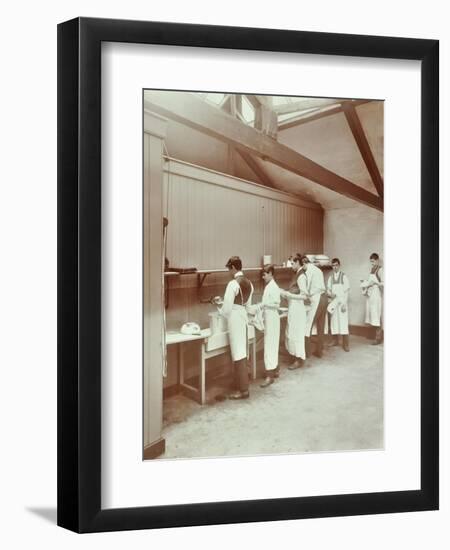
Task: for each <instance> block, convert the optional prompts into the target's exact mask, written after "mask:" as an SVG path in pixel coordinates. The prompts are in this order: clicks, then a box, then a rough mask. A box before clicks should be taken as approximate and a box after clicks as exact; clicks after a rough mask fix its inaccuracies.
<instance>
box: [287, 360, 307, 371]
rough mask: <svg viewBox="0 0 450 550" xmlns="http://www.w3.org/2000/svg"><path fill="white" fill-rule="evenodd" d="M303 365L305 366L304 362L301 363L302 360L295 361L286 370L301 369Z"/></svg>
mask: <svg viewBox="0 0 450 550" xmlns="http://www.w3.org/2000/svg"><path fill="white" fill-rule="evenodd" d="M304 364H305V362H304V361H303V359H297V360H296V361H294V362H293V363H292V365H289V367H288V370H297V369H301V368H302V367H303V365H304Z"/></svg>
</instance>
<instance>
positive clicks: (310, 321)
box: [305, 294, 321, 336]
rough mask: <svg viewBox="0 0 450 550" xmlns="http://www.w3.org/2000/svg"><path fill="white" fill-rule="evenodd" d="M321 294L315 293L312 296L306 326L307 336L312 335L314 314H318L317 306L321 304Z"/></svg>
mask: <svg viewBox="0 0 450 550" xmlns="http://www.w3.org/2000/svg"><path fill="white" fill-rule="evenodd" d="M320 296H321V295H320V294H314V296H311V297H310V300H311V305H310V307H309V310H308V312H307V315H306V328H305V336H311V333H312V328H313V322H314V316H315V314H316V311H317V308H318V306H319V302H320Z"/></svg>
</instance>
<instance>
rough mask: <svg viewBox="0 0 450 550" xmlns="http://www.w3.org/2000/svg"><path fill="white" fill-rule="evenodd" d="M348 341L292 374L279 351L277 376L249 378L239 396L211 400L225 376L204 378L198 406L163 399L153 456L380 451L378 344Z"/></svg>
mask: <svg viewBox="0 0 450 550" xmlns="http://www.w3.org/2000/svg"><path fill="white" fill-rule="evenodd" d="M350 346H351V350H350V352H349V353H345V352H344V351H343V350H342V348H341V347H332V348H327V349H326V352H325V354H324V357H323V358H322V359H317V358H315V357H313V358H311V359H309V360H308V361H307V365H308V366H306V367H303V368H302V369H299V370H295V371H288V370H287V368H286V367H287V365H288V364H289V362H290V359H289V358H288V357H285V356H280V365H281V367H282V370H281V374H280V378H278V379H277V380H276V381H275V383H274V384H272V385H271V386H269V387H268V388H264V389H263V388H260V387H259V384H260V383H261V381H262V379H261V378H258V379H257V380H255V381H253V382H252V383H251V386H250V399H247V400H243V401H228V400H227V401H222V402H217V401H216V400H215V396H216V395H218V394H220V393H223V392H224V391H225V392H226V391H227V389H228V388H227V386H228V384H229V383H230V379H227V378H219V379H217V380H214V381H212V382H209V384H208V385H207V399H208V404H207V405H204V406H203V407H202V406H200V405H199V404H197V403H196V402H194V401H192V400H191V399H188V398H186V397H184V396H182V395H177V396H175V397H171V398H169V399H166V400H165V401H164V428H163V437H165V439H166V452H165V453H164V454H163V455H161V457H160V458H161V459H165V458H193V457H216V456H243V455H258V454H285V453H304V452H321V451H340V450H358V449H359V450H362V449H380V448H382V447H383V345H379V346H371V345H370V341H369V340H367V339H366V338H362V337H357V336H351V337H350ZM261 369H262V362H259V364H258V372H262V371H261Z"/></svg>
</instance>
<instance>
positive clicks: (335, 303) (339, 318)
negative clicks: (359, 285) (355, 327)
mask: <svg viewBox="0 0 450 550" xmlns="http://www.w3.org/2000/svg"><path fill="white" fill-rule="evenodd" d="M331 265H332V266H333V272H332V274H331V275H330V276H329V277H328V281H327V294H328V296H329V298H330V299H331V301H330V303H329V305H328V313H329V314H330V325H329V326H330V332H331V334H332V335H333V346H338V345H339V335H342V347H343V348H344V350H345V351H350V346H349V337H348V293H349V290H350V284H349V280H348V277H347V275H345V273H342V271H341V270H340V268H341V262H340V261H339V259H338V258H333V260H332V261H331Z"/></svg>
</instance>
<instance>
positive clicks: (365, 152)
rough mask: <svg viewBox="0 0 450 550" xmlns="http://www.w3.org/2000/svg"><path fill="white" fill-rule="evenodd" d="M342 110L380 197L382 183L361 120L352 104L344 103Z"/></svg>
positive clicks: (382, 188) (382, 189)
mask: <svg viewBox="0 0 450 550" xmlns="http://www.w3.org/2000/svg"><path fill="white" fill-rule="evenodd" d="M342 110H343V111H344V115H345V118H346V119H347V122H348V125H349V126H350V130H351V131H352V134H353V137H354V138H355V141H356V145H357V146H358V149H359V152H360V153H361V156H362V158H363V160H364V163H365V165H366V167H367V170H368V172H369V174H370V177H371V178H372V182H373V184H374V186H375V189H376V190H377V192H378V195H379V196H380V197H383V194H384V183H383V178H382V177H381V174H380V171H379V169H378V165H377V163H376V161H375V157H374V156H373V153H372V149H371V148H370V145H369V142H368V141H367V136H366V133H365V132H364V128H363V127H362V124H361V120H360V119H359V116H358V113H357V112H356V109H355V106H354V105H352V103H350V102H347V101H344V102H343V103H342Z"/></svg>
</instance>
